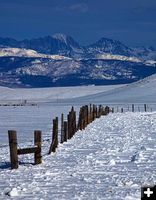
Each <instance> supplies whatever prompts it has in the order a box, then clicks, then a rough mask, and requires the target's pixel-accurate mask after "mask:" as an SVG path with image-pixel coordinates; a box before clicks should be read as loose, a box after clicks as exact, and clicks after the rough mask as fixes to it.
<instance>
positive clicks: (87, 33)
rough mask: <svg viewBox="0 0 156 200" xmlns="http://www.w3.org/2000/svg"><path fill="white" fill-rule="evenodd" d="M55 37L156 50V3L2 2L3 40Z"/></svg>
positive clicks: (116, 0)
mask: <svg viewBox="0 0 156 200" xmlns="http://www.w3.org/2000/svg"><path fill="white" fill-rule="evenodd" d="M55 33H64V34H68V35H71V36H73V37H74V38H75V39H76V40H77V41H78V42H80V43H81V44H89V43H93V42H94V41H96V40H98V39H99V38H101V37H108V38H113V39H117V40H120V41H122V42H124V43H125V44H127V45H132V46H138V45H145V46H154V47H156V0H75V1H74V0H0V36H1V37H13V38H16V39H24V38H35V37H40V36H45V35H53V34H55Z"/></svg>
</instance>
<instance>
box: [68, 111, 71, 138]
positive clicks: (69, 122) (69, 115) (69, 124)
mask: <svg viewBox="0 0 156 200" xmlns="http://www.w3.org/2000/svg"><path fill="white" fill-rule="evenodd" d="M67 120H68V139H70V138H71V114H70V112H69V114H68V115H67Z"/></svg>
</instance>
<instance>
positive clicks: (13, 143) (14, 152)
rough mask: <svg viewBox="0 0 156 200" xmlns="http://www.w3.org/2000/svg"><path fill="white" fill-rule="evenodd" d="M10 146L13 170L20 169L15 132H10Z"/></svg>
mask: <svg viewBox="0 0 156 200" xmlns="http://www.w3.org/2000/svg"><path fill="white" fill-rule="evenodd" d="M8 137H9V146H10V161H11V169H17V168H18V155H17V134H16V131H14V130H9V131H8Z"/></svg>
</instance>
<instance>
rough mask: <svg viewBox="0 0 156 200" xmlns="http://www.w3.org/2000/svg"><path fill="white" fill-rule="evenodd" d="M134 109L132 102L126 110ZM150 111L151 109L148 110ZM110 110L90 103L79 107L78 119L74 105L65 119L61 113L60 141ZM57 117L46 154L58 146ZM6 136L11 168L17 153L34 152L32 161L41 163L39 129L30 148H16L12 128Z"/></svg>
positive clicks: (145, 108) (13, 167) (69, 137)
mask: <svg viewBox="0 0 156 200" xmlns="http://www.w3.org/2000/svg"><path fill="white" fill-rule="evenodd" d="M143 107H144V111H145V112H147V109H148V110H149V109H150V108H149V107H148V105H146V104H144V105H143ZM135 109H136V110H137V111H139V112H140V107H136V106H135V105H134V104H132V106H131V108H130V106H128V111H132V112H135ZM119 111H120V112H121V113H123V112H124V111H126V110H125V108H122V107H121V110H119V107H118V106H117V112H119ZM150 111H151V110H150ZM110 112H112V113H114V112H115V109H114V107H113V108H110V107H109V106H106V107H104V106H102V105H99V106H97V105H94V104H93V105H92V104H90V105H89V106H88V105H85V106H82V107H80V109H79V113H78V119H77V115H76V111H75V110H74V107H72V108H71V111H70V112H69V113H68V115H67V120H65V117H64V114H63V113H62V114H61V129H60V131H61V139H60V143H64V142H67V141H68V140H70V139H71V138H72V137H73V136H74V135H75V133H76V132H77V131H78V130H84V129H85V128H86V127H87V126H88V124H90V123H92V122H93V121H94V120H95V119H96V118H100V117H101V116H102V115H108V114H109V113H110ZM58 132H59V129H58V117H56V118H55V119H53V129H52V137H51V138H52V139H51V144H50V147H49V151H48V154H51V153H52V152H56V149H57V147H58V144H59V141H58ZM8 138H9V146H10V161H11V169H17V168H18V165H19V163H18V155H21V154H30V153H34V161H35V164H40V163H42V156H41V131H39V130H38V131H34V145H35V147H32V148H23V149H18V148H17V134H16V131H14V130H9V131H8Z"/></svg>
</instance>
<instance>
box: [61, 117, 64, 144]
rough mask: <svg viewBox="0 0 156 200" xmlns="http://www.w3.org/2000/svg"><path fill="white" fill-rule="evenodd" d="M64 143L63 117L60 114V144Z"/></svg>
mask: <svg viewBox="0 0 156 200" xmlns="http://www.w3.org/2000/svg"><path fill="white" fill-rule="evenodd" d="M63 142H64V115H63V114H61V143H63Z"/></svg>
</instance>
